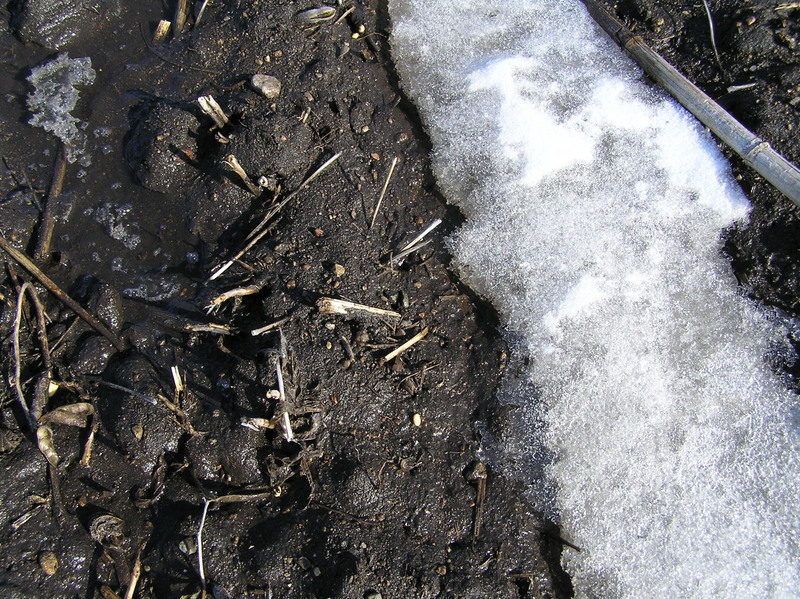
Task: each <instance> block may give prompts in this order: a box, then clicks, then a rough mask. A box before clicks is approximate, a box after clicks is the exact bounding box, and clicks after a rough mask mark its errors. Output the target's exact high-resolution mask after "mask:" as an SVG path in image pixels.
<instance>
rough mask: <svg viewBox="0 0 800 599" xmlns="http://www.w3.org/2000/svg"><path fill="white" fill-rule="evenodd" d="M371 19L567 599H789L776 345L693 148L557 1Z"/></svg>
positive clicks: (700, 152)
mask: <svg viewBox="0 0 800 599" xmlns="http://www.w3.org/2000/svg"><path fill="white" fill-rule="evenodd" d="M389 6H390V12H391V16H392V20H393V37H392V47H393V52H394V56H395V59H396V63H397V68H398V72H399V74H400V76H401V79H402V82H403V84H404V86H405V88H406V89H407V91H408V92H409V93H410V95H411V97H412V98H413V99H414V100H415V102H416V103H417V105H418V106H419V108H420V111H421V114H422V116H423V119H424V121H425V123H426V126H427V128H428V131H429V133H430V135H431V138H432V140H433V144H434V168H435V171H436V174H437V176H438V179H439V182H440V184H441V186H442V189H443V190H444V192H445V195H446V196H447V197H448V199H449V200H451V201H453V202H455V203H457V204H458V205H459V206H460V207H461V208H462V209H463V210H464V212H465V213H466V215H467V216H468V221H467V223H466V224H465V226H464V227H463V228H462V229H461V230H460V231H459V232H458V233H457V234H456V236H455V237H454V238H453V240H452V248H453V250H454V253H455V255H456V259H457V261H458V264H459V266H460V269H461V272H462V274H463V275H464V276H465V277H466V278H467V280H468V282H469V283H470V284H471V285H473V286H474V287H475V288H476V289H477V290H479V291H480V292H481V293H483V294H485V295H486V296H487V297H488V298H490V299H491V300H492V301H493V302H494V304H495V305H496V306H497V308H498V309H499V310H500V312H501V314H502V315H503V317H504V321H505V322H506V323H507V326H508V328H509V331H510V332H512V333H513V335H514V338H515V339H518V340H519V348H518V349H519V350H520V351H524V352H527V354H528V355H529V356H530V358H531V360H530V366H529V367H528V368H527V370H526V372H525V373H524V377H525V378H527V379H528V380H529V381H530V383H529V384H524V383H523V384H518V385H516V386H515V385H513V384H509V385H508V388H509V389H512V388H517V389H521V390H527V391H525V394H524V395H523V394H520V395H518V396H516V397H509V398H508V401H510V402H512V403H515V404H519V405H522V406H523V409H522V410H518V411H517V413H519V412H522V413H524V416H523V417H521V418H520V422H519V424H520V426H519V427H518V430H516V431H514V432H513V434H510V435H509V438H508V439H507V440H506V442H507V443H508V448H509V451H510V452H512V454H513V453H514V452H516V455H512V458H513V460H514V461H516V462H518V463H521V464H527V465H528V466H533V467H536V468H538V469H540V470H542V471H543V472H544V474H545V478H546V484H545V485H540V484H534V482H535V481H531V483H532V486H533V487H534V488H539V489H543V488H549V489H552V494H550V495H548V494H546V493H544V492H540V493H539V495H540V497H539V499H540V501H542V502H545V501H547V503H548V504H547V505H543V508H545V509H546V510H547V511H548V512H549V513H550V514H551V515H552V516H553V517H554V518H556V519H557V520H558V521H559V523H560V524H561V526H562V527H563V531H564V536H565V537H566V538H567V539H569V540H571V541H572V542H573V543H575V544H576V545H578V546H580V547H582V548H583V551H582V552H580V553H576V552H574V551H571V550H567V551H566V552H565V556H564V562H565V567H566V568H567V570H568V571H569V573H570V574H571V576H572V577H573V582H574V584H575V587H576V592H577V594H578V595H579V596H582V597H645V596H649V597H668V596H671V597H689V596H696V597H734V596H738V597H745V596H746V597H775V596H796V595H797V594H798V593H800V572H799V571H798V565H797V564H798V563H800V547H798V543H797V538H796V532H797V530H800V499H798V495H797V492H796V484H797V483H796V481H797V480H799V479H800V440H799V439H798V428H799V427H798V407H797V397H796V396H795V395H794V394H792V393H791V392H789V391H787V390H786V388H785V386H784V384H783V382H782V381H781V380H780V379H779V378H778V377H777V376H776V375H775V374H774V373H773V371H772V369H771V367H770V366H769V362H770V361H771V360H774V359H775V357H776V356H777V355H780V354H783V355H782V357H781V359H785V360H790V359H792V358H791V357H790V356H788V355H786V353H787V351H788V350H786V349H785V346H784V343H783V339H784V338H785V336H786V334H787V331H786V327H787V326H789V325H786V324H785V323H784V324H781V323H780V322H778V320H777V318H774V317H770V316H768V315H766V314H765V313H764V312H763V311H761V310H760V309H759V308H757V307H756V306H754V305H753V304H751V303H750V302H748V301H747V300H746V299H744V298H743V297H742V295H741V293H740V291H739V290H738V289H737V284H736V280H735V278H734V277H733V275H732V273H731V271H730V267H729V265H728V263H727V261H726V260H725V259H724V258H723V257H722V256H721V255H720V245H721V242H720V232H721V230H722V229H724V228H725V227H726V226H729V225H730V224H731V223H733V222H735V221H736V220H739V219H743V218H745V217H746V215H747V211H748V206H747V201H746V198H745V197H744V196H743V195H742V193H741V191H740V190H739V189H738V187H737V186H736V185H735V183H734V181H733V180H732V178H731V176H730V173H729V168H728V166H727V164H725V163H724V161H723V159H722V158H721V156H720V155H719V152H718V151H717V150H716V148H715V147H714V145H713V143H712V142H711V140H710V139H709V138H708V136H707V135H706V134H705V133H704V132H703V130H702V129H701V128H700V126H699V125H698V124H697V123H696V122H695V121H694V120H693V119H691V118H690V117H689V116H688V115H687V114H686V113H685V112H684V111H683V110H682V109H681V108H680V107H678V106H677V105H676V104H674V103H673V102H672V101H671V100H668V99H666V97H665V96H664V95H663V94H660V93H658V92H655V91H653V90H652V89H651V88H649V87H648V86H647V85H645V84H644V83H643V82H642V78H641V76H640V73H639V72H638V71H637V70H636V68H635V67H634V66H633V65H632V64H629V63H628V61H627V59H625V58H624V56H623V55H622V54H621V53H620V52H619V50H618V49H617V48H616V47H614V46H612V44H611V42H610V41H608V40H607V39H606V38H605V37H603V36H602V35H601V34H600V33H599V30H598V29H596V28H595V27H594V25H593V23H592V22H591V20H590V18H589V17H588V15H587V14H586V13H585V11H584V9H583V6H582V5H581V4H580V3H579V2H563V1H562V2H545V1H541V2H539V1H528V2H508V3H494V4H492V5H489V4H487V3H485V2H477V1H461V0H459V1H455V0H437V1H433V0H426V1H424V2H409V1H400V0H391V1H390V2H389ZM519 474H520V475H522V476H524V477H527V478H529V479H530V478H532V477H533V475H532V474H531V471H521V472H519Z"/></svg>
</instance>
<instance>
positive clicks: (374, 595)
mask: <svg viewBox="0 0 800 599" xmlns="http://www.w3.org/2000/svg"><path fill="white" fill-rule="evenodd" d="M364 599H383V595H381V594H380V593H379V592H378V591H372V590H370V591H367V592H366V593H364Z"/></svg>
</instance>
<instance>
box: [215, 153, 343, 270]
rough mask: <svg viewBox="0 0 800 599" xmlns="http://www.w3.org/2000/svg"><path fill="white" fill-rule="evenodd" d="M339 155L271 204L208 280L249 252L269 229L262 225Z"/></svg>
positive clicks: (337, 156)
mask: <svg viewBox="0 0 800 599" xmlns="http://www.w3.org/2000/svg"><path fill="white" fill-rule="evenodd" d="M341 155H342V154H341V152H340V153H338V154H335V155H334V156H333V157H331V158H329V159H328V160H327V161H325V163H324V164H323V165H322V166H321V167H319V168H318V169H317V170H315V171H314V172H313V173H312V174H311V175H310V176H309V177H308V179H306V180H305V181H303V182H302V183H301V184H300V187H298V188H297V189H295V190H294V191H293V192H292V193H290V194H289V195H288V196H286V197H285V198H284V199H283V200H282V201H281V202H280V203H279V204H277V205H275V206H273V207H272V208H271V209H270V210H269V211H268V212H267V214H266V215H265V216H264V218H262V219H261V222H260V223H258V225H256V227H255V229H253V230H252V231H251V232H250V235H248V236H247V239H249V240H250V241H249V242H248V243H247V244H246V245H245V246H244V248H242V249H241V250H239V252H237V253H236V255H235V256H234V257H233V258H231V259H230V260H228V261H227V262H226V263H225V264H223V265H222V266H220V267H219V268H217V270H215V271H214V273H213V274H212V275H211V276H210V277H209V278H208V280H209V281H213V280H214V279H216V278H217V277H219V276H220V275H221V274H222V273H224V272H225V271H226V270H228V269H229V268H230V267H231V266H233V264H234V263H235V262H236V261H237V260H239V258H241V257H242V256H244V255H245V254H246V253H247V252H249V251H250V249H251V248H252V247H253V246H254V245H255V244H257V243H258V242H259V241H261V238H262V237H264V235H266V234H267V231H268V230H269V229H265V228H264V227H266V225H267V223H268V222H269V221H270V220H271V219H272V217H274V216H275V215H276V214H278V212H280V211H281V209H282V208H283V207H284V206H285V205H286V204H288V203H289V202H290V201H291V200H292V199H293V198H294V197H295V196H296V195H297V194H298V193H300V191H302V190H303V189H304V188H305V187H306V186H307V185H308V184H309V183H311V182H312V181H313V180H314V179H316V178H317V177H318V176H319V175H320V174H321V173H322V172H323V171H324V170H325V169H327V168H328V167H329V166H330V165H332V164H333V163H334V162H336V160H338V159H339V156H341ZM262 229H263V230H262Z"/></svg>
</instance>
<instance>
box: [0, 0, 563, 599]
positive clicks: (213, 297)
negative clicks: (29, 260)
mask: <svg viewBox="0 0 800 599" xmlns="http://www.w3.org/2000/svg"><path fill="white" fill-rule="evenodd" d="M197 4H198V5H199V4H200V3H197ZM99 8H104V9H105V10H103V11H100V12H101V14H99V15H98V14H97V13H93V12H92V11H89V12H88V13H86V15H87V16H86V20H87V21H94V25H95V26H92V27H85V26H84V25H85V23H82V27H81V28H79V29H77V30H76V31H75V32H74V35H72V34H69V35H68V33H69V31H72V30H71V29H69V27H72V26H74V25H75V23H74V22H73V21H74V19H65V21H66V22H68V23H67V24H66V25H65V27H66V29H65V30H64V31H61V32H60V33H58V34H56V33H53V34H52V35H51V36H50V37H42V36H38V37H37V36H36V35H35V33H36V30H37V27H35V26H34V25H33V24H31V23H34V24H35V23H36V22H37V21H36V19H35V18H34V16H35V15H34V16H31V15H28V14H20V13H18V12H15V13H14V15H15V16H14V18H13V19H12V24H11V27H12V30H7V31H6V32H5V34H4V37H3V40H4V41H3V44H4V46H3V48H4V62H3V66H4V69H5V74H6V77H5V78H4V86H5V88H6V89H5V91H6V99H7V100H8V101H7V103H6V104H5V108H4V115H5V118H6V121H5V123H4V130H3V135H2V137H1V138H0V144H1V149H2V155H3V156H5V157H6V159H7V162H6V165H5V166H6V170H5V172H4V178H3V183H4V194H5V196H4V197H5V200H4V203H3V205H2V206H0V210H2V211H3V212H2V213H0V226H2V229H3V235H4V237H5V238H6V239H7V240H9V242H10V243H12V244H14V245H15V246H16V247H17V248H19V249H20V250H22V251H23V252H26V253H28V254H31V255H33V254H35V253H36V250H37V246H38V245H39V244H40V242H39V238H40V237H41V236H42V231H43V230H44V228H45V227H44V226H43V224H42V222H43V221H44V220H46V218H50V219H51V222H52V224H53V235H52V243H51V247H50V248H49V249H48V251H47V252H46V254H43V255H41V256H40V258H39V259H38V260H36V262H37V264H38V265H39V266H40V267H41V268H42V269H43V270H44V271H45V272H46V274H47V275H48V276H49V277H50V278H52V279H53V281H55V283H56V284H58V285H59V286H60V287H61V288H63V289H64V290H65V291H66V292H67V293H69V294H70V295H71V296H72V297H73V298H75V300H77V301H78V302H79V303H80V304H81V305H82V306H84V307H86V308H87V309H88V310H89V312H90V313H91V314H92V315H94V316H96V317H97V318H98V319H99V321H100V322H101V323H102V325H104V326H105V328H106V329H107V331H108V334H107V335H105V336H104V335H102V334H99V333H98V332H97V331H96V330H95V329H94V328H92V327H91V326H89V325H88V324H86V323H85V322H84V321H83V320H81V319H80V318H78V317H76V315H75V313H74V311H73V310H71V309H68V308H65V307H64V305H63V304H62V303H61V302H59V301H57V300H55V299H54V298H53V297H52V296H51V295H49V294H48V293H47V292H46V291H45V290H44V289H42V288H41V287H40V286H39V285H38V284H37V285H36V288H37V290H38V296H39V297H40V298H41V301H42V303H43V309H44V312H45V321H46V322H45V326H44V328H43V331H42V332H43V333H44V334H43V336H44V337H45V338H46V339H47V341H48V346H47V350H46V352H45V350H44V349H43V348H42V346H41V345H40V343H39V338H40V335H39V334H40V329H39V326H38V325H37V319H36V311H35V309H34V305H33V304H32V303H31V301H30V300H27V301H26V302H25V303H24V305H23V307H22V310H21V317H20V320H19V327H18V328H19V335H18V339H19V348H20V350H19V352H18V355H19V358H18V359H17V353H15V351H14V349H13V345H14V339H15V338H17V335H15V332H14V321H15V316H16V311H17V308H16V306H17V295H18V287H19V285H20V284H21V283H22V282H23V281H25V280H28V279H30V278H31V277H30V275H29V274H28V273H27V272H26V271H25V269H24V268H23V267H22V266H20V265H19V264H17V263H16V262H15V261H14V260H12V259H7V261H6V263H7V266H6V267H5V270H4V273H3V281H4V282H3V288H2V293H3V300H4V313H3V314H4V316H3V323H2V324H3V335H4V354H3V356H4V358H3V367H4V374H5V376H6V380H7V381H8V382H9V386H8V387H7V388H6V390H5V392H4V395H3V407H4V410H3V423H2V426H3V431H2V432H3V435H4V439H5V440H6V441H7V443H6V445H5V447H4V449H5V451H4V453H3V455H2V458H0V459H2V463H3V467H4V469H5V472H6V473H7V474H6V483H7V484H6V485H5V486H4V488H3V490H2V502H1V503H2V508H1V509H2V514H1V515H2V519H3V522H4V523H6V526H5V527H4V529H3V530H4V532H3V533H2V535H0V543H1V544H2V548H3V549H2V555H0V562H2V568H1V570H2V572H3V574H2V578H1V579H0V585H2V586H3V588H4V592H5V594H6V596H9V594H10V596H15V597H34V596H53V597H98V596H101V597H113V596H120V597H122V596H124V594H125V592H126V591H127V589H128V588H130V587H131V585H134V584H135V585H136V590H135V592H134V594H133V596H135V597H181V596H189V597H194V596H198V595H199V594H202V593H203V592H205V593H206V594H207V595H213V596H215V597H228V596H230V597H352V598H359V599H360V598H363V597H380V596H382V597H519V596H526V595H529V596H539V595H542V594H543V595H545V596H553V597H555V596H565V595H566V594H567V593H568V589H569V583H568V581H566V580H565V579H564V577H563V575H561V574H560V570H559V567H558V559H559V553H560V551H561V545H560V541H559V539H558V535H557V532H556V531H553V530H550V527H549V526H548V525H547V523H545V522H543V521H542V520H541V519H540V517H539V516H538V515H537V514H536V513H534V512H533V510H532V508H531V507H530V506H529V505H527V504H526V503H525V502H524V500H523V499H522V494H521V493H520V492H519V490H518V489H517V488H515V484H516V483H512V482H511V481H509V480H506V479H504V478H502V477H500V476H498V475H497V474H496V473H495V472H494V471H493V470H492V468H491V466H490V465H488V464H486V463H485V461H484V458H483V456H482V454H481V452H480V448H481V435H482V431H484V430H491V429H492V428H493V427H494V428H497V427H501V426H502V423H501V421H499V420H498V418H499V417H500V415H499V414H498V413H497V410H496V406H495V403H494V399H493V397H494V392H495V388H496V386H497V384H498V381H499V378H500V377H501V376H502V373H503V371H504V368H505V365H506V360H507V354H506V349H505V346H504V344H503V342H502V339H501V336H500V334H499V332H498V331H497V329H496V326H497V322H496V320H495V316H494V314H493V312H492V310H491V308H490V307H489V306H487V305H485V304H484V303H482V302H481V301H480V300H479V299H478V298H476V297H475V296H474V295H473V294H472V293H471V291H470V290H469V289H467V288H465V287H464V286H463V285H462V284H461V283H460V282H459V281H458V280H457V279H456V278H455V276H454V274H453V273H452V271H451V270H450V268H449V265H448V262H449V257H448V255H447V253H446V251H445V249H444V244H443V239H444V237H445V236H446V235H447V233H448V232H449V231H451V230H452V229H453V228H454V227H455V226H457V225H458V223H459V220H460V216H459V215H458V214H457V213H456V212H455V211H454V210H453V209H452V208H449V207H447V206H446V205H445V204H444V202H443V201H442V199H441V198H440V197H439V196H438V194H437V192H436V188H435V183H434V181H433V180H432V178H431V174H430V171H429V167H428V163H427V152H428V147H427V141H426V139H425V137H424V134H423V133H422V131H421V130H420V129H419V127H418V125H417V122H416V119H415V117H414V112H413V108H411V107H410V106H409V105H408V103H407V102H406V100H405V99H404V98H403V96H402V95H401V94H400V91H399V89H398V86H397V82H396V81H395V79H394V76H393V73H392V70H391V65H390V64H389V63H388V56H389V48H388V45H387V33H388V28H389V23H388V21H387V16H386V13H385V7H383V6H382V5H376V3H368V2H365V3H354V4H348V5H347V6H343V7H340V8H336V9H334V10H332V11H331V12H332V13H333V14H332V16H328V15H327V13H306V12H304V10H303V9H305V8H309V7H305V6H300V5H298V4H297V3H294V2H254V3H247V4H238V3H228V4H226V5H224V6H223V5H209V7H208V8H207V10H206V12H205V13H204V15H203V17H202V20H201V22H200V24H199V25H197V24H194V23H193V19H192V18H191V17H190V19H189V24H188V25H187V27H186V31H185V32H184V33H183V34H179V35H175V36H173V34H170V35H169V36H168V37H167V40H166V41H163V42H159V41H153V40H152V35H153V31H154V30H155V26H156V23H157V21H158V20H159V19H161V18H166V19H171V18H172V14H171V13H170V12H165V11H163V10H162V9H161V5H160V3H154V4H152V6H149V7H148V6H146V5H142V6H140V7H139V8H137V9H136V11H138V12H136V13H135V14H134V13H131V12H129V11H130V9H129V8H127V7H124V6H122V5H121V4H119V5H114V6H110V5H108V6H104V7H99ZM349 8H352V9H353V10H348V9H349ZM114 11H116V13H115V14H111V13H113V12H114ZM315 16H316V18H317V19H318V21H315V20H314V19H312V17H315ZM26 19H27V21H26ZM20 23H23V24H20ZM24 23H28V24H27V25H26V24H24ZM69 23H71V25H70V24H69ZM65 31H66V32H65ZM64 37H68V38H69V39H68V40H67V41H66V42H64V44H63V45H61V44H60V42H59V41H58V40H61V39H62V38H64ZM54 39H55V40H56V41H53V40H54ZM37 43H38V44H45V45H49V46H50V47H49V48H41V47H39V46H37V45H35V44H37ZM54 46H59V47H57V48H55V47H54ZM62 51H68V52H69V53H70V57H73V58H74V57H80V56H90V57H91V59H92V68H93V69H94V71H95V81H94V83H92V84H91V85H86V84H83V85H76V88H77V89H78V90H79V92H80V99H79V101H78V102H77V104H76V107H75V110H74V111H73V115H74V116H75V118H77V119H78V120H79V123H78V125H77V127H78V131H80V132H84V133H85V137H86V142H85V143H86V148H85V152H84V154H81V155H79V156H76V160H75V162H67V164H66V175H65V177H64V182H63V185H62V189H61V190H60V191H55V192H53V191H49V190H50V188H51V187H52V185H51V180H53V179H54V178H56V177H55V175H54V173H55V172H57V170H58V169H57V165H58V161H59V156H60V155H61V152H62V149H61V148H60V145H59V142H58V141H57V140H56V139H55V137H53V136H52V135H50V134H49V133H47V132H45V131H43V130H41V129H37V128H34V127H31V126H30V125H29V124H27V121H28V119H29V118H30V111H29V109H28V106H26V96H27V95H28V94H29V93H31V92H32V89H33V86H32V85H31V84H30V83H29V82H28V81H26V77H27V76H28V74H29V72H30V70H31V68H33V67H37V66H38V65H40V64H42V63H44V62H46V61H48V60H52V59H54V58H55V57H56V56H57V55H58V53H59V52H62ZM62 60H65V59H62ZM256 74H263V75H269V76H271V77H274V78H275V80H270V81H271V85H272V87H271V88H270V89H267V90H261V89H258V87H257V86H256V85H254V83H255V82H254V81H253V79H252V77H253V75H256ZM278 84H279V87H280V89H279V90H278ZM200 96H210V97H212V98H213V100H214V101H215V102H216V103H217V104H218V106H219V107H220V110H221V112H222V113H223V116H222V117H221V120H220V122H216V121H215V120H214V119H213V118H212V117H211V116H209V115H208V114H206V113H205V112H203V110H202V109H201V106H200V104H199V103H198V102H197V98H199V97H200ZM268 96H269V97H268ZM76 145H77V143H76ZM73 155H74V154H73ZM323 167H324V168H323ZM239 168H240V169H241V170H242V171H243V174H244V177H242V173H241V172H239V173H237V169H239ZM315 175H316V176H315ZM309 179H312V180H311V181H309ZM48 205H50V206H52V207H53V210H51V212H50V213H49V214H48V216H47V217H45V216H43V215H44V214H45V213H46V212H47V211H46V210H45V207H46V206H48ZM40 208H42V211H40ZM266 216H270V218H265V217H266ZM440 221H441V224H439V225H438V226H436V227H435V228H433V229H432V230H430V231H429V233H428V234H427V235H425V236H424V238H423V239H421V240H419V241H418V242H416V243H414V240H415V238H417V237H418V236H419V235H420V234H422V233H423V232H425V231H426V230H429V228H430V227H431V226H432V225H435V224H436V223H438V222H440ZM260 225H263V227H261V228H259V226H260ZM253 231H259V233H264V234H263V235H261V236H259V238H258V241H257V242H256V243H253V244H251V245H252V247H250V248H249V249H248V250H247V251H245V252H243V253H241V255H239V256H238V259H237V260H236V261H235V262H233V263H232V264H231V265H230V267H229V268H227V269H226V270H225V271H224V272H222V273H221V274H219V276H217V277H215V278H213V280H211V277H212V275H214V274H217V273H218V271H219V267H220V266H221V265H223V264H225V263H226V262H227V261H228V260H229V259H230V258H232V257H234V256H236V255H238V254H239V251H240V250H241V249H242V248H243V247H244V246H245V245H246V244H247V241H248V235H249V234H250V233H251V232H253ZM332 300H346V301H348V302H351V303H352V304H355V306H351V305H348V304H345V305H344V307H342V306H341V305H339V304H337V303H336V302H335V301H333V302H332ZM365 308H369V309H365ZM115 339H116V340H117V341H118V343H119V344H122V345H124V346H125V349H123V350H122V351H120V350H119V348H118V347H115V344H114V340H115ZM45 353H46V354H47V355H45ZM47 361H49V363H50V368H49V369H48V368H47V364H46V362H47ZM17 362H19V364H20V373H19V376H18V377H17V375H16V373H15V368H16V363H17ZM17 378H18V379H19V381H20V391H21V395H22V397H23V398H24V401H25V402H26V405H27V406H29V407H30V409H31V412H33V418H32V420H30V421H29V420H28V419H27V417H26V416H25V414H24V413H23V410H22V409H21V408H20V403H19V399H18V396H17V392H16V390H15V387H14V381H15V380H17ZM48 383H49V387H50V390H51V391H52V395H48V394H47V387H48ZM76 406H77V407H76ZM87 406H88V407H87ZM75 411H77V412H79V413H78V414H74V413H73V412H75ZM40 415H41V418H38V419H37V418H36V417H38V416H40ZM37 435H38V436H37ZM41 436H44V437H45V440H44V441H42V440H41V439H40V438H39V437H41ZM37 445H38V446H42V447H43V448H44V449H45V451H47V452H48V455H49V456H50V458H51V463H48V461H47V460H46V459H45V457H44V455H43V454H42V452H41V451H40V449H39V448H38V447H37ZM87 447H91V453H89V449H87ZM204 514H205V519H204V520H203V515H204ZM201 522H202V529H201ZM201 530H202V535H199V533H200V531H201ZM199 536H201V537H202V538H198V537H199ZM201 561H202V570H201ZM137 566H138V568H139V570H140V573H139V576H138V581H137V578H136V570H137Z"/></svg>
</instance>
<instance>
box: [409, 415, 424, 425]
mask: <svg viewBox="0 0 800 599" xmlns="http://www.w3.org/2000/svg"><path fill="white" fill-rule="evenodd" d="M411 422H412V424H413V425H414V426H422V416H420V415H419V414H418V413H414V415H413V416H412V417H411Z"/></svg>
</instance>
